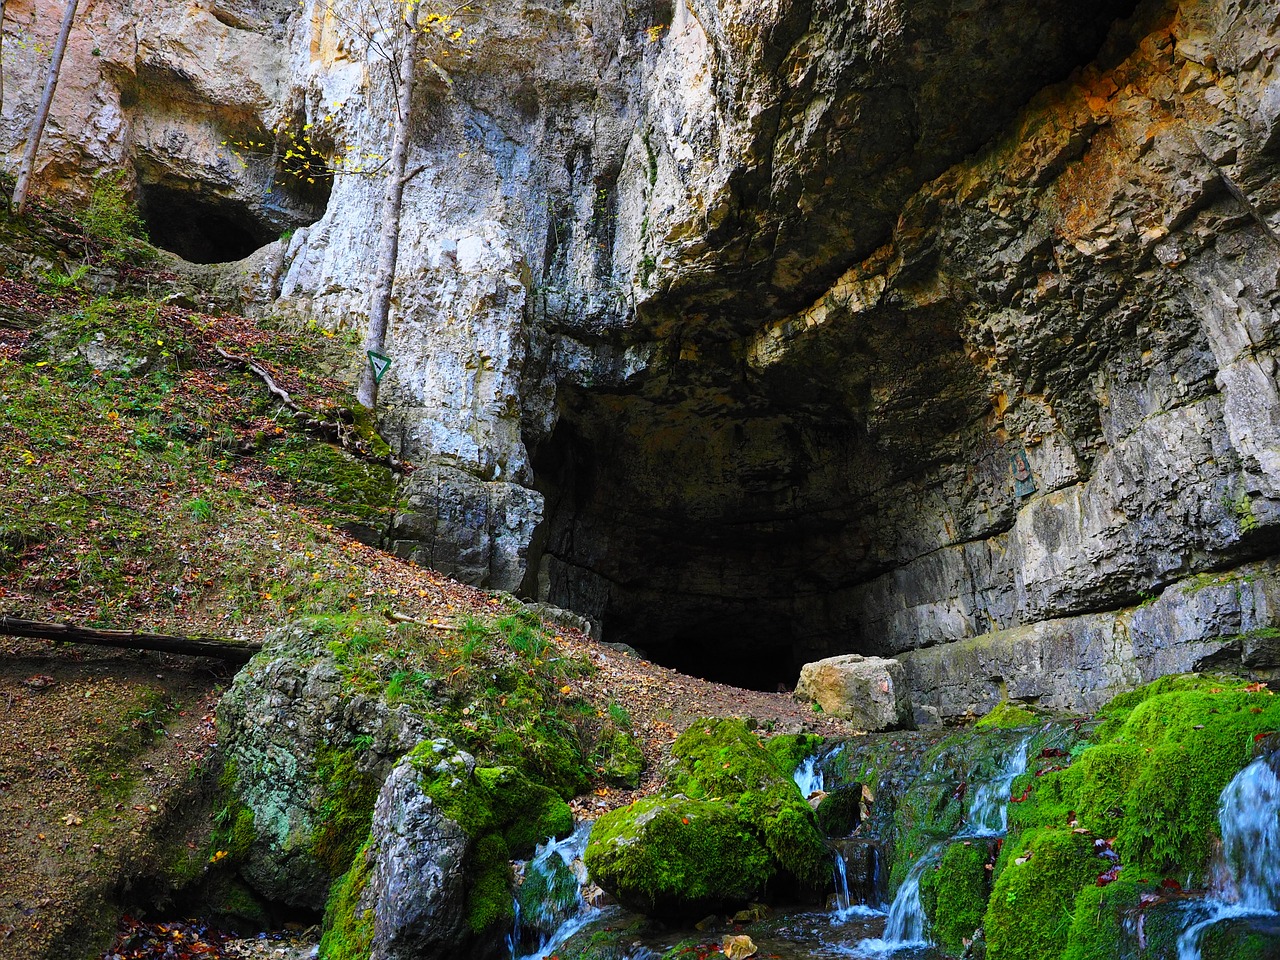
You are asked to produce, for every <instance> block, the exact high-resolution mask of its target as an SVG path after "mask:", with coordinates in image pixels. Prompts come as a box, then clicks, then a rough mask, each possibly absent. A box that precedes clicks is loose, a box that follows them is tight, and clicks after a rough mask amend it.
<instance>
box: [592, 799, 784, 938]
mask: <svg viewBox="0 0 1280 960" xmlns="http://www.w3.org/2000/svg"><path fill="white" fill-rule="evenodd" d="M584 859H585V860H586V864H587V870H588V872H589V873H590V875H591V877H592V879H593V880H594V881H595V882H596V883H598V884H599V885H600V886H601V887H602V888H603V889H605V890H607V891H608V892H609V893H611V894H612V895H613V896H615V897H616V898H617V899H618V901H619V902H620V903H622V904H623V905H624V906H627V907H630V908H632V909H634V910H638V911H640V912H642V913H645V914H649V915H654V916H673V917H690V916H698V915H702V914H705V913H708V912H710V911H713V910H721V909H724V908H726V907H729V906H733V905H735V904H740V903H745V902H747V901H748V900H750V899H752V898H754V897H757V896H758V895H759V894H760V892H761V890H763V889H764V885H765V883H766V882H768V880H769V879H770V878H771V877H772V876H773V873H774V870H775V867H774V864H773V859H772V857H771V856H770V854H769V851H768V850H766V849H765V847H764V845H763V844H762V843H761V842H760V841H759V839H757V837H756V835H755V833H754V831H752V830H751V829H749V828H748V827H747V826H746V825H745V824H744V823H743V822H742V820H741V819H740V818H739V816H738V814H737V812H736V811H735V810H734V808H733V807H732V806H731V805H730V804H728V803H724V802H718V801H717V802H712V801H706V800H691V799H687V798H650V799H647V800H641V801H639V802H637V803H633V804H631V805H630V806H628V807H623V808H621V809H619V810H613V811H610V812H609V813H607V814H605V815H604V816H603V817H601V818H600V819H599V820H597V821H596V823H595V826H594V827H593V828H592V830H591V840H590V842H589V843H588V845H587V851H586V855H585V858H584Z"/></svg>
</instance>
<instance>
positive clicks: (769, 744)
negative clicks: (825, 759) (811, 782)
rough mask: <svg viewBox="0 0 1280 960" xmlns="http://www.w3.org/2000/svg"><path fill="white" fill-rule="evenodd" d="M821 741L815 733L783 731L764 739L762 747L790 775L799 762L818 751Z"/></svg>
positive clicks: (780, 768)
mask: <svg viewBox="0 0 1280 960" xmlns="http://www.w3.org/2000/svg"><path fill="white" fill-rule="evenodd" d="M823 742H824V741H823V739H822V737H820V736H818V735H817V734H816V733H783V734H779V735H778V736H776V737H770V738H769V739H768V740H766V741H765V742H764V748H765V749H766V750H768V751H769V755H770V756H772V757H773V762H774V763H775V764H777V765H778V769H779V770H781V771H782V772H783V773H785V774H786V775H787V776H791V775H792V774H794V773H795V772H796V768H797V767H799V766H800V764H802V763H804V761H805V760H806V759H808V758H809V757H811V756H813V755H814V754H815V753H817V752H818V750H819V749H820V748H821V747H822V744H823Z"/></svg>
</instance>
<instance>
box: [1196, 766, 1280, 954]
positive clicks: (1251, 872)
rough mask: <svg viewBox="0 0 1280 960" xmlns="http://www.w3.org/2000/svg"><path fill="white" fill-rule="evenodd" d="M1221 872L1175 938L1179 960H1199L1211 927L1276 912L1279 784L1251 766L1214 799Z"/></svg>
mask: <svg viewBox="0 0 1280 960" xmlns="http://www.w3.org/2000/svg"><path fill="white" fill-rule="evenodd" d="M1218 825H1219V827H1220V828H1221V832H1222V864H1221V866H1222V868H1223V869H1221V870H1220V871H1219V878H1220V879H1219V881H1218V882H1217V883H1216V884H1215V885H1214V887H1213V889H1212V890H1211V892H1210V895H1209V897H1208V898H1207V899H1206V900H1205V901H1204V902H1203V903H1200V904H1197V905H1196V906H1195V907H1194V908H1192V910H1191V911H1190V912H1191V916H1192V917H1193V918H1196V919H1195V922H1193V923H1192V924H1191V925H1190V926H1189V927H1187V929H1186V930H1185V931H1183V933H1182V936H1180V937H1179V938H1178V960H1200V939H1201V937H1203V936H1204V932H1205V931H1206V930H1207V929H1208V928H1209V927H1211V926H1213V925H1214V924H1215V923H1220V922H1222V921H1223V920H1230V919H1233V918H1236V917H1259V916H1263V917H1265V916H1272V915H1275V914H1276V913H1277V912H1280V779H1277V778H1276V775H1275V773H1274V772H1273V771H1272V769H1271V767H1270V766H1269V765H1268V763H1267V762H1266V761H1265V760H1255V761H1253V763H1251V764H1249V765H1248V766H1247V767H1245V768H1244V769H1243V770H1241V771H1240V772H1239V773H1238V774H1236V776H1235V778H1234V779H1233V780H1232V781H1231V782H1230V783H1229V784H1227V786H1226V788H1225V789H1224V790H1223V791H1222V796H1221V797H1220V798H1219V799H1218Z"/></svg>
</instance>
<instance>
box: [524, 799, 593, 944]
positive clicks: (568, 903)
mask: <svg viewBox="0 0 1280 960" xmlns="http://www.w3.org/2000/svg"><path fill="white" fill-rule="evenodd" d="M590 833H591V823H590V822H584V823H579V824H578V825H577V827H576V828H575V829H574V831H573V833H572V834H570V835H569V836H568V837H566V838H565V839H563V840H555V839H551V840H548V841H547V842H546V844H544V845H541V846H539V847H538V850H537V852H536V853H535V854H534V856H533V859H532V860H530V861H529V862H528V863H527V864H526V865H525V868H524V879H523V882H522V883H521V885H520V889H519V890H518V891H517V892H516V898H515V915H516V918H515V925H514V927H513V929H512V931H511V933H510V935H508V937H507V952H508V955H509V956H510V957H512V958H513V960H546V958H547V957H548V956H550V955H551V953H552V952H553V951H554V950H555V949H556V948H557V947H559V946H560V944H562V943H564V941H565V940H567V939H569V937H571V936H573V935H574V934H575V933H577V932H578V931H579V930H580V929H582V927H584V926H585V925H586V924H587V923H589V922H590V921H591V920H593V919H594V918H595V917H596V916H598V915H599V913H600V910H599V909H598V908H597V907H594V906H592V905H591V904H590V903H588V902H587V899H586V897H584V896H583V890H584V888H585V887H586V885H587V871H586V867H585V866H584V865H583V863H582V854H583V851H585V850H586V848H587V837H588V836H589V835H590Z"/></svg>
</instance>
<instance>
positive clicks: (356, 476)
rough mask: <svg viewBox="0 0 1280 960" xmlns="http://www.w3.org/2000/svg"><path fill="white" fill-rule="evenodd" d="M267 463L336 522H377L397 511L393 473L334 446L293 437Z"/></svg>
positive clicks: (302, 498) (269, 455)
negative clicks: (340, 520) (375, 520)
mask: <svg viewBox="0 0 1280 960" xmlns="http://www.w3.org/2000/svg"><path fill="white" fill-rule="evenodd" d="M266 463H267V466H268V467H269V468H270V469H271V471H272V472H273V473H275V474H276V475H277V476H279V477H280V478H281V479H284V480H287V481H288V482H289V483H291V484H292V485H293V487H294V489H295V491H296V495H297V497H298V499H299V500H300V501H301V502H303V503H307V504H312V505H315V506H319V507H322V508H324V509H325V510H326V511H328V512H329V513H332V514H334V515H336V516H340V517H352V518H355V519H359V520H374V519H377V518H379V517H383V516H385V515H386V514H387V513H388V512H389V511H390V510H391V508H392V507H393V506H394V501H395V490H396V483H395V476H394V474H393V473H392V472H391V470H390V469H389V468H388V467H385V466H383V465H381V464H377V463H370V462H369V461H367V460H361V459H358V458H356V457H353V456H352V455H351V454H349V453H347V452H346V451H344V450H343V449H341V448H340V447H337V446H333V445H332V444H327V443H321V442H319V441H316V440H311V439H308V438H305V437H290V438H288V439H286V440H285V441H284V442H283V443H280V444H278V445H276V446H274V447H271V448H270V449H269V450H268V451H267V453H266Z"/></svg>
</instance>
